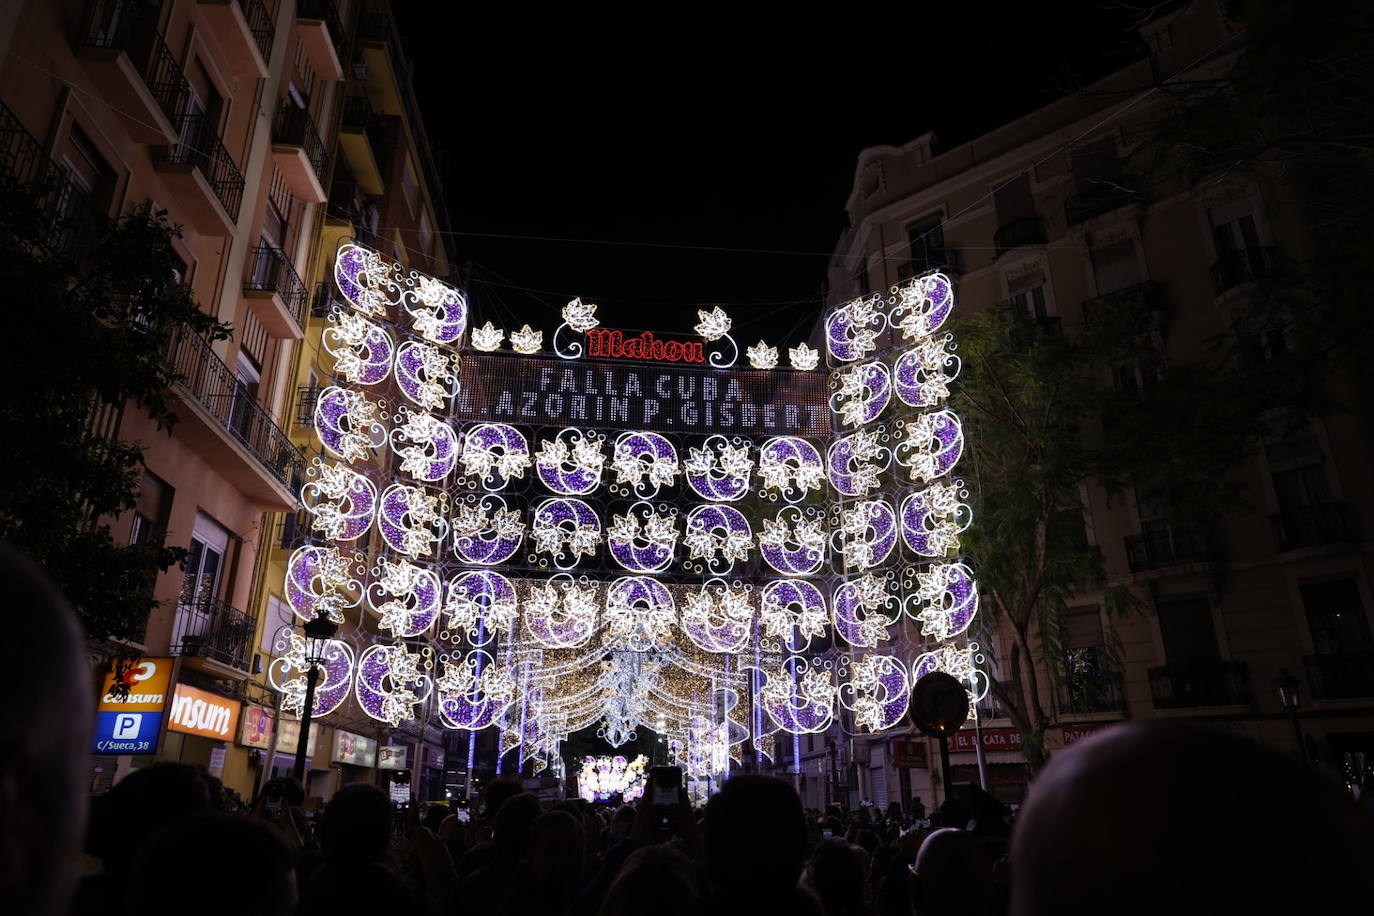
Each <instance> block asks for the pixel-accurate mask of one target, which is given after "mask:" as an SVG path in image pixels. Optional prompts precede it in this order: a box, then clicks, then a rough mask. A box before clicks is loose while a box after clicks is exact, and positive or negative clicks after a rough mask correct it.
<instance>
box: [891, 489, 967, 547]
mask: <svg viewBox="0 0 1374 916" xmlns="http://www.w3.org/2000/svg"><path fill="white" fill-rule="evenodd" d="M962 488H963V481H957V480H956V481H954V483H953V484H952V485H951V484H941V483H936V484H931V485H930V486H928V487H926V488H925V489H923V490H918V491H917V492H915V493H912V494H911V495H910V496H908V497H907V498H906V499H904V500H902V510H901V517H902V541H903V543H905V544H906V546H907V549H908V550H910V551H911V552H912V553H914V554H916V555H917V556H921V557H929V558H939V557H945V556H949V555H950V554H952V553H954V552H955V551H957V550H958V549H959V535H960V534H961V533H963V531H964V530H965V529H967V528H968V526H969V525H970V524H971V523H972V521H973V513H972V510H970V509H969V507H968V506H967V505H965V504H964V503H963V502H962V501H961V498H962V497H963V495H964V494H963V493H962Z"/></svg>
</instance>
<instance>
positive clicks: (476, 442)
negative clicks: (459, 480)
mask: <svg viewBox="0 0 1374 916" xmlns="http://www.w3.org/2000/svg"><path fill="white" fill-rule="evenodd" d="M458 460H459V461H460V462H462V465H463V473H464V474H466V475H467V476H469V477H476V478H478V479H479V480H481V481H482V486H484V487H486V488H487V489H488V490H492V491H495V490H500V489H502V488H503V487H505V486H506V485H507V484H508V483H510V482H511V481H512V480H515V479H517V478H522V477H524V476H525V470H526V469H527V468H528V467H529V466H530V443H529V440H527V439H526V438H525V435H524V433H522V432H520V430H518V429H516V428H515V427H514V426H511V425H510V424H508V423H478V424H477V425H475V426H472V427H470V428H469V429H468V430H467V431H466V432H464V433H463V451H462V454H461V455H460V456H459V458H458Z"/></svg>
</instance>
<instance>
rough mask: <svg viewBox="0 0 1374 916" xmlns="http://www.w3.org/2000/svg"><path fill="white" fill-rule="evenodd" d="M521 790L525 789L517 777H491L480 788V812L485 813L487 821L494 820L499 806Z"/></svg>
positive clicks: (499, 808)
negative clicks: (485, 785) (483, 787)
mask: <svg viewBox="0 0 1374 916" xmlns="http://www.w3.org/2000/svg"><path fill="white" fill-rule="evenodd" d="M523 791H525V790H524V788H523V787H522V786H521V785H520V780H518V779H510V778H507V777H501V778H498V779H493V780H492V781H491V782H489V783H487V787H486V788H485V789H483V790H482V813H483V814H485V815H486V818H487V820H488V821H492V822H494V821H495V820H496V815H497V814H499V813H500V811H501V806H502V805H504V804H505V803H506V802H507V801H509V800H510V799H512V798H514V797H515V796H517V795H519V794H520V793H521V792H523Z"/></svg>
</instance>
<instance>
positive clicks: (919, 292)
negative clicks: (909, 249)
mask: <svg viewBox="0 0 1374 916" xmlns="http://www.w3.org/2000/svg"><path fill="white" fill-rule="evenodd" d="M897 294H898V296H899V297H900V298H899V301H898V303H897V305H896V306H895V307H894V308H893V310H892V314H893V316H894V317H893V320H894V322H895V323H896V325H897V327H899V328H901V330H902V335H903V336H904V337H906V339H907V340H921V339H922V338H924V337H928V336H929V335H931V334H933V333H935V332H936V331H938V330H939V329H940V327H941V326H942V325H943V324H944V323H945V321H946V320H948V318H949V315H950V312H951V311H953V309H954V288H953V286H952V285H951V284H950V282H949V277H946V276H945V275H944V274H941V273H932V274H926V275H925V276H924V277H921V278H919V279H917V280H915V281H913V282H912V283H910V284H909V285H907V286H904V287H901V288H900V289H898V291H897ZM898 316H900V317H898Z"/></svg>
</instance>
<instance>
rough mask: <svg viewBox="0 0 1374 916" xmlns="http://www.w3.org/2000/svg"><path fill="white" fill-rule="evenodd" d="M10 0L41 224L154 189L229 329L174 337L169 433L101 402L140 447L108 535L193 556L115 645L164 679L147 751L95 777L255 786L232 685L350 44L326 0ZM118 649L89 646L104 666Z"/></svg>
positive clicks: (8, 112) (21, 114) (142, 196)
mask: <svg viewBox="0 0 1374 916" xmlns="http://www.w3.org/2000/svg"><path fill="white" fill-rule="evenodd" d="M7 7H8V8H7V12H8V13H10V14H11V16H10V21H9V25H8V28H7V29H6V31H5V33H4V35H3V38H4V40H5V41H6V42H7V48H8V52H9V53H8V55H7V56H6V57H5V58H4V61H3V66H2V68H0V137H2V138H3V140H2V141H0V142H3V146H4V148H5V150H6V152H7V154H8V155H7V156H6V159H5V161H6V165H7V167H8V168H10V169H11V171H13V172H16V173H18V174H19V177H21V178H22V177H30V176H28V175H25V174H23V172H24V170H26V169H27V170H30V171H31V173H32V174H37V172H38V170H39V169H55V170H56V171H55V174H56V175H57V176H58V178H59V180H58V190H56V191H54V192H53V199H52V201H51V202H50V207H51V208H52V210H53V212H54V215H55V219H54V225H55V226H58V227H61V229H60V234H59V235H57V236H55V238H54V240H52V241H53V242H54V243H55V244H67V243H74V241H75V240H76V239H77V238H78V237H79V235H80V232H81V227H82V226H83V225H84V224H87V223H89V222H90V221H96V220H102V219H108V218H112V217H117V216H118V215H120V214H122V213H125V212H127V211H129V210H130V209H131V208H133V207H135V206H138V205H141V204H144V203H148V202H151V203H152V204H153V205H154V207H155V208H158V209H163V210H165V211H166V212H167V216H168V219H169V220H170V221H171V222H172V223H174V224H176V225H179V226H180V227H181V237H180V239H178V240H177V241H176V242H175V248H176V253H177V255H178V257H179V259H180V260H181V262H182V265H183V267H182V269H181V270H180V271H178V273H179V276H178V277H177V278H176V279H178V280H179V281H180V282H183V283H186V284H188V285H189V286H190V288H191V290H192V291H193V293H194V296H195V298H196V300H197V301H198V303H199V304H200V306H201V308H202V309H204V310H205V311H206V312H207V313H209V314H211V315H213V316H215V317H216V318H217V319H219V320H220V321H222V322H224V323H226V324H228V325H230V326H231V327H232V329H233V330H232V334H231V336H230V337H229V338H228V339H226V340H219V341H215V342H213V343H210V342H206V341H205V340H203V339H201V338H199V337H196V336H194V335H190V334H185V335H182V336H181V337H180V338H179V339H177V340H176V341H175V342H174V345H173V352H172V353H171V354H170V356H171V360H172V362H173V363H174V364H175V366H176V367H177V369H178V371H179V372H180V373H181V374H182V376H184V380H183V381H181V382H179V383H177V384H176V385H175V386H174V388H173V391H172V394H173V395H174V397H175V405H174V409H175V411H176V413H177V415H178V417H179V419H180V422H178V423H177V425H176V426H175V427H174V429H173V431H172V432H171V433H170V434H169V433H168V432H167V431H166V430H159V429H156V428H154V427H153V425H152V423H151V422H149V421H148V420H147V419H146V418H145V417H143V416H142V415H141V414H140V412H139V411H137V410H128V411H123V412H121V413H119V414H118V415H117V416H116V417H115V418H114V419H113V423H112V426H111V429H110V432H111V433H112V434H113V435H115V436H117V437H118V438H120V439H123V440H130V441H138V442H141V443H143V444H145V445H146V459H147V469H146V472H145V474H144V476H143V480H142V486H141V493H140V496H139V501H138V506H137V508H136V510H135V511H133V512H129V513H126V514H125V515H124V516H123V517H120V518H118V519H116V520H115V522H114V532H115V536H116V538H123V539H125V540H127V541H141V540H147V539H164V540H165V542H167V543H170V544H174V545H178V546H182V547H186V548H187V549H188V550H189V559H188V562H187V566H186V569H185V571H182V570H180V569H177V568H173V569H171V570H168V571H167V572H166V573H165V574H163V575H162V576H160V577H159V578H158V581H157V584H156V597H157V598H158V599H159V600H160V601H161V606H160V609H159V610H158V611H156V612H155V613H154V614H152V615H151V616H150V618H149V620H148V622H147V628H146V633H145V635H144V638H143V641H142V643H141V644H139V645H134V646H132V647H125V648H126V649H127V648H132V649H133V650H134V651H137V652H139V653H141V654H142V655H143V657H144V660H145V661H147V662H150V664H149V665H147V666H145V667H143V668H140V669H137V670H139V671H141V672H143V674H146V675H148V676H149V677H154V675H153V674H152V672H154V671H156V672H157V674H156V675H155V680H156V682H157V683H159V684H160V685H162V686H163V688H164V689H163V690H162V691H161V696H162V700H163V706H162V709H161V710H160V711H159V715H157V716H152V717H144V723H143V725H142V726H139V725H136V724H130V725H129V728H131V729H132V730H133V731H137V730H138V729H139V728H142V729H143V730H144V731H146V732H147V734H138V735H137V736H136V737H138V738H141V739H143V742H142V743H143V745H144V747H145V748H146V751H145V752H144V753H141V754H124V755H115V754H108V753H100V752H99V750H98V749H96V748H95V746H94V745H93V750H94V751H95V753H94V755H93V757H92V763H91V768H92V785H93V786H95V787H100V786H102V785H109V784H110V783H111V782H112V781H114V780H116V779H117V778H119V777H120V776H122V775H123V773H125V772H127V771H128V770H129V769H130V768H131V767H136V766H141V765H143V764H146V763H148V762H150V761H152V760H179V761H182V762H186V763H193V764H200V765H204V766H206V767H207V768H208V769H209V771H210V772H212V773H213V774H214V775H216V776H219V777H221V778H222V779H223V780H224V782H225V784H226V785H228V786H230V787H231V788H234V789H236V790H238V791H240V792H244V793H248V792H250V791H251V790H252V788H253V785H254V782H255V774H254V772H253V769H252V767H251V765H250V755H249V753H248V749H247V748H245V747H244V746H243V745H242V744H241V743H239V742H240V738H241V736H242V730H241V727H242V726H243V725H245V724H246V717H245V716H244V715H242V712H243V707H242V704H243V700H244V699H245V698H252V697H254V696H258V695H260V694H261V689H260V687H258V686H255V680H254V675H255V672H256V671H257V665H258V660H256V659H255V653H254V652H253V651H252V648H253V646H254V645H256V643H257V640H258V636H259V630H260V627H261V622H262V620H261V617H262V615H261V613H260V610H259V608H258V606H257V603H256V601H255V594H254V592H255V589H254V582H255V573H256V572H257V571H258V570H259V568H260V566H261V564H262V563H263V562H264V561H265V559H266V551H267V549H268V541H269V539H270V532H271V530H272V519H273V518H274V516H275V514H276V513H280V512H283V511H289V510H292V509H294V508H295V506H296V505H297V496H296V493H295V492H294V489H293V486H294V482H295V481H296V480H297V479H298V478H299V477H300V474H301V472H302V469H303V462H304V459H303V458H302V456H301V454H300V452H299V450H298V449H297V448H296V447H295V445H294V443H293V442H292V441H291V439H290V437H289V436H288V434H287V432H286V430H285V429H284V427H286V426H288V425H289V424H288V423H286V422H284V420H283V417H285V416H286V414H287V412H288V411H289V410H290V409H292V407H293V405H294V397H295V389H294V387H293V384H292V383H293V379H292V378H291V375H290V373H291V370H292V367H293V366H294V365H295V362H296V360H297V359H298V353H297V351H298V348H299V341H300V340H301V338H302V336H303V335H304V333H305V327H306V323H307V320H308V318H307V316H308V313H309V295H308V290H307V287H306V285H305V283H304V281H303V280H302V279H301V277H302V276H303V275H308V273H309V269H310V267H311V261H312V258H313V257H314V256H315V252H316V248H317V244H316V242H317V235H318V231H319V225H320V223H321V220H322V216H323V204H324V201H325V191H326V189H327V188H328V186H329V181H330V175H331V155H330V151H331V147H332V145H333V136H334V131H335V129H336V126H337V121H338V117H337V112H338V109H339V107H340V99H341V96H340V86H341V81H342V77H343V73H344V67H343V64H344V62H345V61H346V59H347V58H346V54H345V44H344V40H345V38H346V37H347V36H346V35H345V33H344V32H343V30H342V26H341V20H340V12H339V7H338V6H337V5H336V4H335V3H333V2H332V0H309V2H301V3H296V2H292V0H220V2H203V0H202V2H197V0H162V2H160V3H159V2H145V0H86V2H81V0H62V2H36V0H31V2H24V3H11V4H8V5H7ZM113 648H114V647H98V646H97V647H93V648H92V656H93V658H92V660H93V663H94V664H95V665H96V666H97V668H99V667H101V666H104V665H105V664H106V660H107V657H108V653H109V651H110V650H112V649H113ZM97 676H98V674H97ZM150 682H151V681H150ZM133 721H134V720H130V723H133ZM120 727H121V728H123V727H124V726H120ZM149 728H151V731H149ZM106 737H107V738H109V737H110V736H106ZM122 737H128V735H127V734H126V735H123V736H122ZM121 746H123V745H121Z"/></svg>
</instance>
